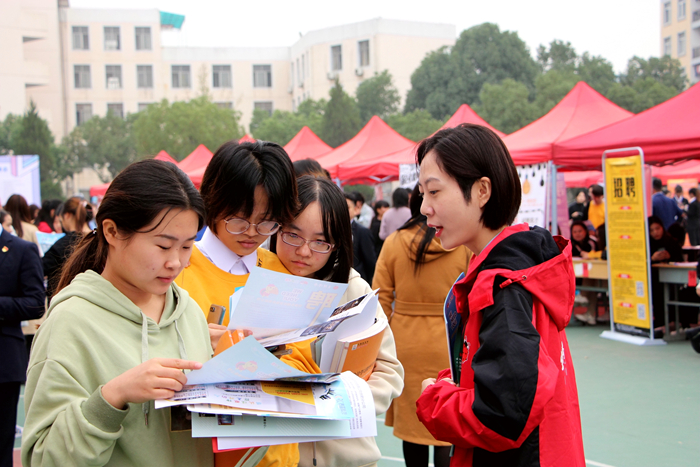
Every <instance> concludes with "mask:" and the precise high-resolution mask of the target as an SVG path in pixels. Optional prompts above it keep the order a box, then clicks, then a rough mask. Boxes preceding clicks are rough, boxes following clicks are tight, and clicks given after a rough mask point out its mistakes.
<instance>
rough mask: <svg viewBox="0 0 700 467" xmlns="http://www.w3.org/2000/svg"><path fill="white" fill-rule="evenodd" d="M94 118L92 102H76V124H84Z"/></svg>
mask: <svg viewBox="0 0 700 467" xmlns="http://www.w3.org/2000/svg"><path fill="white" fill-rule="evenodd" d="M91 118H92V104H75V124H76V125H82V124H83V123H85V122H87V121H88V120H90V119H91Z"/></svg>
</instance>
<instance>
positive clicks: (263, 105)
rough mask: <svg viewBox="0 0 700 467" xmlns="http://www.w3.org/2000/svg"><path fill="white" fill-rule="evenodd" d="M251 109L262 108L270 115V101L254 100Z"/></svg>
mask: <svg viewBox="0 0 700 467" xmlns="http://www.w3.org/2000/svg"><path fill="white" fill-rule="evenodd" d="M253 109H254V110H263V111H265V112H267V113H268V115H270V116H272V110H273V108H272V101H263V102H254V103H253Z"/></svg>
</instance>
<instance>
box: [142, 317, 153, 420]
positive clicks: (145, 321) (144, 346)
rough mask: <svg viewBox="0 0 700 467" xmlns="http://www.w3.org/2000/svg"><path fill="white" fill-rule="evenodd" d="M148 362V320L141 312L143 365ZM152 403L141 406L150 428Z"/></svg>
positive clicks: (148, 402)
mask: <svg viewBox="0 0 700 467" xmlns="http://www.w3.org/2000/svg"><path fill="white" fill-rule="evenodd" d="M147 361H148V318H146V315H145V314H143V311H142V312H141V363H145V362H147ZM150 406H151V402H150V401H146V402H144V403H143V404H141V408H142V409H143V419H144V421H145V423H146V426H148V411H149V409H150Z"/></svg>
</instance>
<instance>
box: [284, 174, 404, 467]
mask: <svg viewBox="0 0 700 467" xmlns="http://www.w3.org/2000/svg"><path fill="white" fill-rule="evenodd" d="M297 183H298V185H299V204H300V205H299V208H298V213H297V215H296V217H295V218H294V220H293V221H292V222H290V223H288V224H285V225H283V226H282V227H281V228H280V231H279V232H278V233H277V235H276V236H277V238H276V239H275V241H274V242H273V243H272V246H273V251H274V252H276V253H277V255H278V256H279V259H280V261H282V263H283V264H284V265H285V267H286V268H287V269H288V270H289V272H291V273H292V274H294V275H295V276H303V277H310V278H313V279H319V280H327V281H332V282H340V283H343V284H348V288H347V290H346V291H345V293H344V294H343V296H342V297H341V298H340V303H347V302H349V301H351V300H354V299H356V298H359V297H361V296H363V295H365V294H367V293H370V292H371V291H372V288H371V287H370V286H369V284H368V283H367V282H365V281H364V280H363V279H362V278H361V277H360V274H358V272H357V271H355V270H354V269H352V267H351V265H352V261H353V258H352V253H351V251H352V235H351V227H350V215H349V213H348V208H347V204H346V202H345V201H344V200H343V198H344V197H343V192H342V191H341V190H340V189H339V188H338V187H337V186H335V185H334V184H333V183H332V182H331V181H330V180H327V179H325V178H315V177H312V176H305V177H301V178H299V179H298V180H297ZM376 313H377V319H385V317H384V312H383V311H382V307H381V306H379V305H378V306H377V310H376ZM367 384H368V385H369V387H370V390H371V391H372V398H373V399H374V409H375V414H376V416H380V415H382V414H383V413H384V412H386V410H387V409H388V408H389V404H390V403H391V401H392V399H394V398H395V397H397V396H398V395H399V394H401V390H402V388H403V386H404V384H403V367H402V366H401V363H399V360H398V359H397V357H396V346H395V344H394V336H393V334H392V331H391V327H389V326H387V327H386V328H385V330H384V335H383V336H382V343H381V347H380V350H379V355H378V356H377V360H376V362H375V365H374V370H373V371H372V374H371V376H370V377H369V380H367ZM299 456H300V459H299V466H300V467H312V466H315V465H319V466H321V465H322V466H360V465H362V466H365V465H373V464H375V463H376V462H377V461H378V460H379V459H380V458H381V453H380V452H379V448H378V447H377V443H376V441H375V439H374V438H357V439H345V440H342V439H340V440H330V441H321V442H316V443H302V444H300V445H299Z"/></svg>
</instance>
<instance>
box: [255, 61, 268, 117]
mask: <svg viewBox="0 0 700 467" xmlns="http://www.w3.org/2000/svg"><path fill="white" fill-rule="evenodd" d="M253 87H254V88H271V87H272V65H253ZM256 108H257V107H256Z"/></svg>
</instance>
